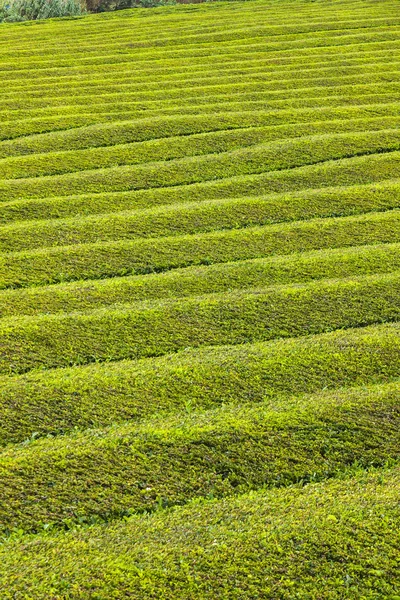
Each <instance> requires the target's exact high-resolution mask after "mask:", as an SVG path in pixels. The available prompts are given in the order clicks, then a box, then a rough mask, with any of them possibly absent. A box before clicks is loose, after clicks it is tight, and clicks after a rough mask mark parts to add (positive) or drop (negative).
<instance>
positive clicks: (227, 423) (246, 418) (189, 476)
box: [0, 383, 400, 532]
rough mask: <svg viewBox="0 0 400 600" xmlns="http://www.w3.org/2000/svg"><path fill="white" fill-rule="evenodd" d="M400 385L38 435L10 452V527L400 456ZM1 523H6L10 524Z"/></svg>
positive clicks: (4, 460)
mask: <svg viewBox="0 0 400 600" xmlns="http://www.w3.org/2000/svg"><path fill="white" fill-rule="evenodd" d="M399 393H400V384H399V383H396V384H390V385H384V386H380V387H376V386H374V387H372V388H370V389H368V388H367V389H365V388H361V389H360V388H356V389H353V390H351V391H350V392H346V391H343V392H340V391H335V392H331V393H330V394H326V393H325V394H322V395H317V396H312V397H311V398H305V399H304V398H301V399H299V400H297V401H296V400H294V401H293V400H292V401H289V402H288V401H284V402H283V403H281V404H280V403H279V402H276V404H275V407H274V408H271V407H269V406H268V405H262V404H261V405H258V406H256V407H246V408H242V409H240V410H239V409H238V408H237V407H235V408H234V409H233V410H232V409H230V408H228V407H223V408H221V409H219V410H215V411H213V412H207V413H205V414H204V413H200V414H193V415H189V416H186V417H182V416H179V417H177V418H169V419H168V418H163V419H162V421H161V422H160V421H158V422H157V420H156V421H155V422H150V423H149V424H143V425H141V426H140V427H135V426H130V425H128V426H121V427H114V428H111V429H110V430H92V431H87V432H85V433H82V434H75V435H73V436H71V437H61V438H58V439H56V440H51V439H50V440H42V441H38V442H31V443H30V444H28V445H27V446H25V447H22V448H21V447H14V448H10V449H9V450H7V449H6V450H4V451H3V452H2V453H1V455H0V485H1V491H2V507H3V508H2V507H0V523H1V529H2V530H3V532H4V531H6V530H11V531H12V530H13V529H18V528H22V529H24V530H25V531H32V530H33V531H37V530H40V529H41V527H42V526H43V525H44V524H48V523H52V524H53V523H57V524H62V522H63V521H64V520H66V521H68V522H71V521H72V522H74V521H78V522H79V520H82V519H85V520H88V521H89V522H90V518H91V517H93V516H94V517H101V518H105V519H109V518H112V517H118V516H122V515H126V514H131V513H135V512H144V511H151V510H155V509H156V508H157V506H159V504H160V503H161V504H162V505H164V506H165V505H167V506H171V505H175V504H185V503H186V502H188V501H189V500H191V499H193V498H195V497H209V496H213V497H222V496H227V495H232V494H238V493H239V494H240V493H243V492H246V491H249V490H251V489H257V488H260V487H263V486H267V487H270V486H282V485H289V484H292V483H295V482H298V481H307V480H313V481H315V480H318V479H322V478H326V477H331V476H333V475H335V474H337V472H340V471H341V470H343V468H344V467H345V466H346V465H351V464H353V463H355V462H357V464H358V465H362V466H364V467H367V466H371V465H375V466H376V465H382V464H384V463H385V462H387V461H389V460H396V459H399V458H400V410H399V406H398V397H399ZM1 529H0V530H1Z"/></svg>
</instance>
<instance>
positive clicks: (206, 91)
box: [2, 69, 399, 109]
mask: <svg viewBox="0 0 400 600" xmlns="http://www.w3.org/2000/svg"><path fill="white" fill-rule="evenodd" d="M396 75H397V71H396V70H395V69H394V70H393V71H388V72H384V73H382V74H380V73H379V72H378V73H376V72H374V73H369V74H366V75H359V76H357V75H348V76H347V75H346V76H342V77H339V78H334V77H332V78H324V77H321V78H320V79H318V78H315V79H314V80H312V85H306V82H303V85H302V86H301V87H299V85H298V82H297V81H295V80H289V81H283V82H281V81H280V80H278V81H272V82H269V80H268V77H267V78H266V79H267V81H262V80H261V81H249V82H240V83H238V82H237V79H236V82H230V81H227V82H226V83H224V82H223V80H222V78H221V79H219V81H218V83H216V84H215V85H199V86H194V85H192V86H187V87H185V88H177V87H170V88H168V93H166V92H165V91H163V90H149V91H146V90H143V91H140V90H139V91H135V90H136V84H129V83H127V84H122V83H121V84H120V85H114V86H113V85H108V84H106V85H104V86H103V87H102V88H100V89H95V90H93V91H92V93H90V89H87V90H86V91H85V90H79V89H76V90H71V92H70V93H69V94H67V93H63V94H60V93H58V92H56V91H55V92H54V95H50V94H48V95H47V96H46V95H43V94H41V93H40V92H39V91H38V92H35V93H34V92H32V93H31V94H26V95H25V94H24V95H23V96H21V94H18V93H14V94H12V93H11V94H9V95H2V105H3V108H4V109H6V108H11V107H14V108H23V107H36V108H40V107H43V106H48V105H49V104H50V105H51V106H59V107H61V106H63V105H64V104H68V103H71V101H73V103H74V104H78V105H79V104H85V105H88V103H90V104H93V102H92V99H93V97H96V98H97V100H101V101H103V100H104V99H105V98H107V97H108V98H110V99H111V98H114V100H115V98H116V97H120V96H121V95H123V96H124V99H125V100H127V99H128V98H129V99H131V100H136V101H137V102H144V101H146V100H150V101H151V100H153V101H154V100H155V101H157V102H158V103H159V104H161V107H162V106H163V104H164V102H165V101H166V102H170V101H173V102H174V103H175V104H177V103H178V102H179V100H180V98H193V99H196V100H195V101H196V102H197V103H198V102H199V100H201V99H204V98H209V97H210V95H213V94H214V95H217V94H224V95H226V94H227V93H228V94H229V93H232V94H233V95H235V94H236V95H238V94H243V93H249V92H255V93H258V94H260V93H262V94H263V95H264V96H265V97H266V98H268V95H270V96H271V97H274V98H276V97H279V94H280V95H285V96H286V95H287V93H288V92H292V93H293V94H294V95H299V94H302V95H304V96H315V95H318V94H319V95H323V94H324V92H325V94H326V90H327V89H330V88H332V87H334V88H335V89H336V92H337V93H338V92H340V91H341V90H344V89H346V88H349V87H351V88H352V92H353V93H354V94H356V93H357V91H359V89H358V88H361V91H362V90H363V88H364V89H367V90H368V89H369V90H371V88H372V85H373V84H375V89H376V87H378V88H379V87H380V88H381V89H384V91H386V92H390V91H392V92H395V91H398V88H399V83H398V82H397V78H396ZM372 89H373V88H372Z"/></svg>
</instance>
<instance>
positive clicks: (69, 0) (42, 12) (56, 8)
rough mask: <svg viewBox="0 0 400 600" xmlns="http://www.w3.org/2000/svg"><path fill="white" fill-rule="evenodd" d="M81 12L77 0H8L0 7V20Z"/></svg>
mask: <svg viewBox="0 0 400 600" xmlns="http://www.w3.org/2000/svg"><path fill="white" fill-rule="evenodd" d="M82 12H83V11H82V6H81V4H80V2H78V1H77V0H10V2H9V3H8V4H5V5H4V6H3V7H2V8H1V9H0V22H1V21H5V22H13V21H33V20H36V19H49V18H51V17H70V16H74V15H80V14H82Z"/></svg>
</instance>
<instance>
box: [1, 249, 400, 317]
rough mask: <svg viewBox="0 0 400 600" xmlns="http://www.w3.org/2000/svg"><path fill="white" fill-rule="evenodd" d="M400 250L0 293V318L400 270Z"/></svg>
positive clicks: (331, 253) (306, 255)
mask: <svg viewBox="0 0 400 600" xmlns="http://www.w3.org/2000/svg"><path fill="white" fill-rule="evenodd" d="M399 250H400V244H399V243H397V244H382V245H376V246H356V247H355V248H339V249H337V250H319V251H311V252H302V253H295V254H293V255H289V256H278V257H270V258H260V259H253V260H246V261H237V262H232V263H217V264H215V265H207V266H200V267H187V268H185V269H174V270H172V271H168V272H166V273H155V274H149V275H133V276H126V277H114V278H111V279H103V280H89V281H77V282H71V283H64V284H58V285H50V286H45V287H30V288H23V289H18V290H4V291H1V292H0V316H2V317H6V316H18V315H35V314H40V313H46V314H48V313H50V314H51V313H57V312H73V311H80V312H83V311H86V310H91V309H93V308H101V307H107V306H112V305H117V304H127V303H133V302H136V301H141V300H151V299H160V298H173V297H186V296H196V295H201V294H207V293H221V292H224V291H232V290H235V289H244V288H250V287H267V286H270V285H277V284H289V283H305V282H307V281H313V280H318V279H323V278H325V279H329V278H334V277H336V278H341V277H350V276H354V275H372V274H374V273H389V272H393V271H397V270H400V252H399Z"/></svg>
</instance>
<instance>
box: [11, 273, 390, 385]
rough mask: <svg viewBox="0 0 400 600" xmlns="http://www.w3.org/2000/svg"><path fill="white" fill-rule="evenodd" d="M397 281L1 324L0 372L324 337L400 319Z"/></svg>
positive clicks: (362, 280) (325, 284)
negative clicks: (298, 337)
mask: <svg viewBox="0 0 400 600" xmlns="http://www.w3.org/2000/svg"><path fill="white" fill-rule="evenodd" d="M399 298H400V275H399V272H396V273H393V274H389V275H378V276H375V275H372V276H367V277H364V276H363V277H359V278H354V279H342V280H338V281H336V280H333V281H332V280H328V281H327V280H321V281H317V282H312V283H309V284H302V285H300V284H299V285H292V286H286V287H285V286H278V287H276V288H269V289H268V288H267V289H265V290H263V289H256V290H246V291H238V292H231V293H226V292H225V293H222V294H209V295H207V296H200V297H196V298H189V299H177V300H175V299H170V300H160V301H153V302H147V303H145V302H144V303H142V304H141V305H137V304H136V305H134V306H132V307H130V306H129V305H128V306H124V307H122V308H120V309H107V310H105V309H99V310H97V311H93V312H89V313H84V314H80V313H71V314H65V315H64V314H60V315H43V316H34V317H15V318H11V319H2V321H0V340H1V347H2V349H3V350H2V354H1V356H0V373H24V372H26V371H29V370H30V369H35V368H55V367H66V366H69V365H74V364H85V363H89V362H95V361H113V360H122V359H126V358H133V359H136V358H145V357H151V356H161V355H163V354H167V353H172V352H177V351H179V350H183V349H185V348H187V347H198V346H204V345H221V344H244V343H248V342H256V341H267V340H270V339H274V338H278V337H293V336H301V335H310V334H315V333H323V332H325V331H331V330H334V329H339V328H348V327H357V326H363V325H369V324H373V323H381V322H385V321H395V320H397V319H399V317H400V303H399Z"/></svg>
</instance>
